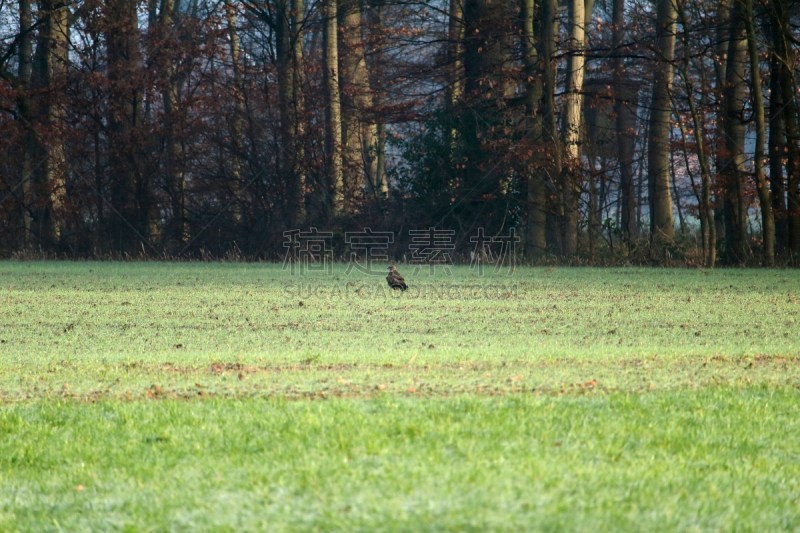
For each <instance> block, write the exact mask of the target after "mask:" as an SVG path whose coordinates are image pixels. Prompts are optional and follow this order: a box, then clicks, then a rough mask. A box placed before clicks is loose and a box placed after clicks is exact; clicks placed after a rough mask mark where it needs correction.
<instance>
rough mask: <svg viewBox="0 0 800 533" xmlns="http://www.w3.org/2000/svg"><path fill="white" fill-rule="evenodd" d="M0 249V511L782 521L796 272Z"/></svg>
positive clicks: (750, 525)
mask: <svg viewBox="0 0 800 533" xmlns="http://www.w3.org/2000/svg"><path fill="white" fill-rule="evenodd" d="M400 270H401V272H402V273H403V274H404V275H405V276H406V279H407V281H408V282H409V285H411V290H410V291H408V292H407V293H404V294H397V293H392V292H390V291H389V290H388V288H386V287H385V282H384V280H383V277H382V276H381V275H378V276H369V275H365V274H360V273H357V272H351V273H346V272H345V269H344V267H342V266H336V267H335V268H334V271H333V272H332V273H331V274H330V275H325V274H324V273H317V274H309V273H305V274H303V275H295V276H293V275H291V273H290V272H288V271H284V270H282V269H281V268H280V265H266V264H202V265H201V264H160V263H134V264H123V263H48V262H43V263H41V262H40V263H37V262H5V263H0V530H2V531H5V530H9V531H15V530H21V531H42V530H65V531H80V530H85V531H96V530H124V529H126V528H127V529H130V530H135V531H139V530H157V531H160V530H198V529H201V530H204V529H212V530H231V531H233V530H236V531H239V530H252V531H261V530H275V531H280V530H298V529H299V530H309V529H310V530H346V531H353V530H363V531H378V530H392V531H396V530H413V531H418V530H426V529H428V530H436V531H440V530H457V531H462V530H487V529H489V530H508V531H518V530H520V529H532V530H606V531H619V530H632V531H640V530H653V529H658V530H675V531H685V530H731V529H735V530H745V531H747V530H797V529H798V528H800V481H797V480H800V445H799V444H797V442H798V439H797V435H800V427H799V426H800V417H798V416H797V412H798V407H799V406H800V405H799V404H800V328H799V327H798V318H799V317H800V314H799V313H798V311H800V276H798V275H797V273H796V272H795V271H788V270H785V271H782V270H717V271H697V270H646V269H609V270H602V269H570V268H557V269H527V268H526V269H518V270H517V271H516V272H514V273H513V274H512V275H508V274H507V273H492V272H487V273H485V274H484V275H483V276H480V275H478V274H477V273H475V272H472V271H470V270H469V269H467V268H464V267H457V268H451V269H450V270H451V275H449V276H448V275H445V274H444V273H442V272H436V273H435V274H433V275H431V274H430V273H429V272H425V271H422V272H418V273H415V272H414V271H413V269H412V268H409V267H405V268H403V267H401V268H400Z"/></svg>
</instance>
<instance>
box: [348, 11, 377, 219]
mask: <svg viewBox="0 0 800 533" xmlns="http://www.w3.org/2000/svg"><path fill="white" fill-rule="evenodd" d="M339 10H340V16H341V18H340V21H341V22H340V31H339V37H340V42H339V50H340V51H339V64H340V65H341V71H340V80H339V86H340V90H341V101H342V142H343V145H342V164H343V167H344V186H345V203H346V204H349V205H348V210H353V209H354V208H355V205H356V204H357V202H358V199H359V198H361V197H363V192H364V191H365V190H366V191H368V192H370V193H372V194H374V193H375V191H376V190H377V189H378V185H377V179H376V178H377V173H378V168H377V157H376V148H377V133H378V132H377V127H376V125H375V121H374V120H373V119H372V118H371V117H370V116H369V115H370V113H372V112H373V109H372V108H373V99H372V87H371V83H370V76H369V71H368V69H367V60H366V55H365V47H364V40H363V38H362V35H361V31H362V26H363V24H362V17H361V3H360V1H359V0H340V1H339Z"/></svg>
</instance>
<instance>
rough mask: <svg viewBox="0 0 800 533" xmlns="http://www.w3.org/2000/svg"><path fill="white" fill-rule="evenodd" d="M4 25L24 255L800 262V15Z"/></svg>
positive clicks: (6, 147) (442, 4)
mask: <svg viewBox="0 0 800 533" xmlns="http://www.w3.org/2000/svg"><path fill="white" fill-rule="evenodd" d="M0 5H1V6H2V10H0V38H1V39H2V41H1V43H2V44H1V45H0V46H1V48H0V131H2V135H1V136H0V224H2V226H1V227H2V229H1V230H0V255H2V256H5V257H9V256H19V257H25V256H41V255H48V256H58V257H169V258H198V257H249V258H273V259H274V258H280V257H282V255H283V254H284V252H285V251H286V249H287V248H286V237H285V234H286V232H290V231H291V230H296V229H306V228H320V229H323V230H325V231H330V232H332V233H333V235H334V236H335V237H334V238H333V242H334V243H335V245H336V246H337V253H339V254H341V256H342V257H347V256H348V253H349V251H348V250H347V249H346V244H345V241H344V239H343V238H342V235H344V233H345V232H347V231H359V230H363V229H364V228H371V229H372V230H375V231H391V232H393V234H394V235H397V238H396V239H395V240H393V242H392V243H391V244H390V252H391V254H393V255H395V256H397V257H400V256H401V255H402V254H403V252H404V250H407V249H408V246H409V243H408V242H407V239H406V238H405V236H406V235H408V233H409V231H408V230H409V229H420V228H438V229H442V230H453V231H455V237H454V239H453V245H454V247H455V249H454V252H453V253H454V255H455V256H456V257H458V256H459V255H460V256H463V257H467V256H468V255H469V252H470V250H471V247H472V246H474V244H473V242H472V241H471V240H470V237H471V236H474V235H475V234H476V232H478V231H481V232H485V234H486V235H501V234H507V233H508V232H509V230H510V228H516V231H517V233H518V234H521V235H523V239H522V242H521V244H520V246H519V247H518V249H517V251H518V252H519V253H520V256H521V258H524V259H525V260H527V261H530V262H536V261H568V262H585V261H588V262H598V263H612V262H651V263H657V264H666V263H671V262H683V263H689V264H699V265H705V266H713V265H715V264H718V263H722V264H766V265H772V264H776V263H778V264H795V262H796V260H797V259H798V258H799V257H800V114H799V111H800V109H799V108H798V89H799V88H800V86H798V74H799V73H800V60H799V59H798V57H800V54H798V50H800V40H799V39H798V28H800V5H798V4H797V3H796V2H793V1H791V0H721V1H715V2H709V1H704V0H563V2H561V3H559V2H557V1H556V0H449V1H448V0H421V1H413V0H412V1H408V0H321V1H320V2H314V3H308V2H304V1H303V0H265V1H257V0H247V1H234V0H216V1H210V0H145V1H139V0H108V1H99V0H86V1H80V2H78V1H63V0H38V1H31V0H20V1H17V2H2V4H0ZM481 228H482V229H481Z"/></svg>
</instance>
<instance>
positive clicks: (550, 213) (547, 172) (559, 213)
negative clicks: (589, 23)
mask: <svg viewBox="0 0 800 533" xmlns="http://www.w3.org/2000/svg"><path fill="white" fill-rule="evenodd" d="M557 6H558V4H557V3H556V0H542V4H541V27H540V31H539V35H540V39H539V41H538V43H537V44H538V45H539V62H540V63H541V65H542V67H541V73H542V104H541V109H542V141H543V142H542V146H543V147H544V149H545V156H546V157H547V160H548V161H549V164H545V166H544V168H543V178H544V180H543V181H544V182H545V188H546V189H547V185H548V184H549V185H550V188H551V189H552V190H556V191H561V187H556V183H557V180H559V178H560V177H561V173H562V167H563V164H562V160H563V157H562V151H561V143H560V142H559V138H558V130H557V128H556V102H555V94H556V71H555V69H556V62H555V37H556V14H557V13H556V12H557ZM558 196H561V195H560V192H559V193H558ZM563 207H564V202H563V197H558V198H557V197H556V196H555V195H553V196H548V197H547V203H546V204H545V210H546V211H547V218H548V220H547V222H546V226H547V228H548V229H547V231H546V233H547V235H549V239H548V240H549V241H550V242H549V243H548V247H549V248H551V249H555V250H558V251H559V252H560V253H561V254H562V255H563V254H564V253H565V251H564V245H563V239H562V234H561V231H560V229H556V228H559V227H560V225H561V221H563V219H564V213H563Z"/></svg>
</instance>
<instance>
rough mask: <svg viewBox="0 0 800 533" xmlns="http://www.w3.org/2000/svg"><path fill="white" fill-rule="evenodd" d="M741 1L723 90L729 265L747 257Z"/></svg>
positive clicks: (722, 171) (734, 7)
mask: <svg viewBox="0 0 800 533" xmlns="http://www.w3.org/2000/svg"><path fill="white" fill-rule="evenodd" d="M742 11H743V7H742V3H741V2H739V1H735V2H734V3H733V5H732V8H731V19H730V28H729V38H728V39H729V40H728V52H727V64H726V67H725V72H726V74H725V85H724V89H723V95H722V96H723V111H724V114H723V126H724V134H725V146H724V155H723V157H722V158H721V161H720V162H721V167H720V168H719V172H720V174H721V176H722V179H723V186H724V188H725V192H724V197H723V199H724V214H725V259H726V261H727V262H728V263H729V264H738V263H742V262H744V261H745V260H746V258H747V255H748V253H747V206H746V204H745V198H744V177H745V174H746V171H745V155H744V139H745V129H746V124H745V116H744V110H745V107H746V105H747V101H746V100H747V80H746V79H745V65H746V63H747V55H746V54H747V41H746V39H745V28H744V18H745V14H744V13H743V12H742Z"/></svg>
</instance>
